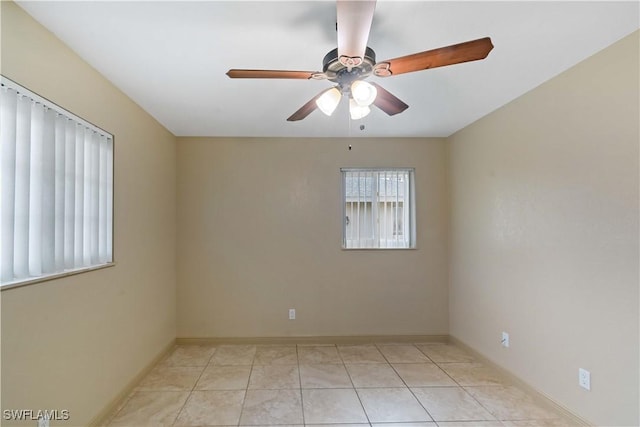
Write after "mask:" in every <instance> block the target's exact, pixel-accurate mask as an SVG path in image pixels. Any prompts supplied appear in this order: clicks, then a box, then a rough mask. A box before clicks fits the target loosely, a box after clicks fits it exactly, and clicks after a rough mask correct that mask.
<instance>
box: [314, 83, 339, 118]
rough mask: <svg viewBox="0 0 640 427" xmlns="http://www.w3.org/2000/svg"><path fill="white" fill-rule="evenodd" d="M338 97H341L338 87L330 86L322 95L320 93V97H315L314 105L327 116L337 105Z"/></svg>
mask: <svg viewBox="0 0 640 427" xmlns="http://www.w3.org/2000/svg"><path fill="white" fill-rule="evenodd" d="M340 98H342V94H341V93H340V91H339V90H338V88H335V87H332V88H331V89H328V90H326V91H324V92H323V93H322V95H320V98H318V99H316V105H317V106H318V108H319V109H320V111H322V112H323V113H324V114H326V115H327V116H330V115H332V114H333V112H334V111H335V110H336V108H337V107H338V104H339V103H340Z"/></svg>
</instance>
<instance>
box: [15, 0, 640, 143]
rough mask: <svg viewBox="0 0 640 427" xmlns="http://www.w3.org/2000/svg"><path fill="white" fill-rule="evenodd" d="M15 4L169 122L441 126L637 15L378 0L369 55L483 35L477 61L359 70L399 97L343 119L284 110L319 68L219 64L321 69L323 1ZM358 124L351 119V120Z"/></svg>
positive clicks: (551, 5) (248, 126)
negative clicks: (273, 76) (276, 73)
mask: <svg viewBox="0 0 640 427" xmlns="http://www.w3.org/2000/svg"><path fill="white" fill-rule="evenodd" d="M19 5H20V6H21V7H22V8H24V9H25V10H26V11H27V12H28V13H29V14H31V15H32V16H33V17H34V18H35V19H36V20H38V21H39V22H40V23H42V24H43V25H44V26H45V27H47V28H48V29H49V30H51V31H52V32H53V33H55V34H56V35H57V36H58V37H59V38H60V39H62V40H63V41H64V42H65V43H66V44H67V45H68V46H70V47H71V48H72V49H73V50H74V51H75V52H77V53H78V54H79V55H80V56H81V57H82V58H84V59H85V60H86V61H87V62H88V63H89V64H91V65H92V66H93V67H94V68H96V69H97V70H98V71H99V72H100V73H102V74H103V75H104V76H105V77H106V78H107V79H109V80H110V81H111V82H112V83H113V84H115V85H116V86H117V87H119V88H120V89H121V90H122V91H123V92H124V93H126V94H127V95H128V96H129V97H131V98H132V99H133V100H134V101H135V102H137V103H138V104H139V105H140V106H142V108H144V109H145V110H146V111H148V112H149V113H150V114H151V115H152V116H154V117H155V118H156V119H157V120H158V121H159V122H160V123H162V124H163V125H164V126H165V127H166V128H167V129H169V130H170V131H171V132H172V133H174V134H175V135H178V136H287V137H297V136H299V137H301V136H316V137H332V136H348V135H351V136H376V137H378V136H380V137H382V136H409V137H422V136H448V135H450V134H452V133H454V132H455V131H457V130H459V129H461V128H463V127H465V126H466V125H468V124H470V123H472V122H474V121H475V120H477V119H479V118H480V117H482V116H484V115H486V114H488V113H490V112H491V111H493V110H495V109H496V108H499V107H500V106H502V105H504V104H505V103H508V102H509V101H511V100H513V99H515V98H517V97H518V96H520V95H522V94H523V93H525V92H527V91H529V90H531V89H533V88H534V87H536V86H538V85H540V84H541V83H543V82H544V81H546V80H548V79H550V78H551V77H553V76H555V75H557V74H558V73H560V72H562V71H564V70H566V69H567V68H569V67H571V66H573V65H574V64H576V63H578V62H580V61H582V60H583V59H585V58H587V57H589V56H590V55H592V54H594V53H596V52H598V51H599V50H602V49H603V48H605V47H607V46H609V45H610V44H612V43H613V42H615V41H617V40H619V39H620V38H622V37H624V36H625V35H627V34H630V33H631V32H633V31H634V30H636V29H638V27H639V20H640V19H639V3H638V2H637V1H628V2H620V3H614V2H610V1H605V2H551V1H546V2H519V1H511V2H505V1H503V2H480V1H474V2H455V1H446V2H428V1H392V0H387V1H384V0H379V1H378V3H377V6H376V11H375V15H374V19H373V25H372V30H371V35H370V37H369V44H368V45H369V46H370V47H371V48H373V49H374V50H375V52H376V55H377V60H378V61H381V60H385V59H390V58H394V57H398V56H403V55H407V54H411V53H416V52H421V51H424V50H429V49H433V48H437V47H442V46H446V45H450V44H455V43H459V42H463V41H468V40H472V39H477V38H481V37H485V36H490V37H491V39H492V41H493V44H494V46H495V48H494V49H493V51H492V52H491V53H490V54H489V56H488V58H487V59H485V60H483V61H476V62H470V63H465V64H458V65H453V66H449V67H443V68H437V69H433V70H425V71H419V72H415V73H410V74H404V75H400V76H393V77H388V78H378V77H371V79H375V81H376V82H377V83H379V84H381V85H383V86H384V87H385V88H386V89H387V90H389V91H390V92H391V93H393V94H394V95H396V96H397V97H399V98H400V99H402V100H403V101H405V102H406V103H407V104H409V106H410V107H409V109H408V110H406V111H405V112H403V113H401V114H398V115H396V116H393V117H389V116H387V115H386V114H384V113H383V112H382V111H380V110H378V109H376V108H374V109H373V111H372V113H371V114H370V115H369V116H368V117H366V118H364V119H363V120H359V121H354V122H351V123H350V121H349V117H348V116H349V114H348V111H347V110H348V108H347V106H346V102H345V100H344V99H343V101H342V103H341V105H340V107H339V108H338V110H336V112H335V113H334V114H333V116H332V117H327V116H325V115H324V114H322V113H321V112H320V111H319V110H316V111H315V112H313V113H312V114H311V115H310V116H309V117H307V118H306V119H305V120H302V121H299V122H287V121H286V118H287V117H289V116H290V115H291V114H292V113H293V112H294V111H296V110H297V109H298V108H300V107H301V106H302V105H303V104H304V103H306V102H307V101H308V100H309V99H311V98H312V97H313V96H315V95H316V94H318V93H319V92H320V91H322V90H323V89H325V88H328V87H330V82H327V81H307V80H249V79H230V78H228V77H227V76H226V75H225V73H226V72H227V70H228V69H230V68H250V69H256V68H258V69H289V70H305V71H321V68H322V58H323V57H324V55H325V54H326V53H327V52H328V51H330V50H331V49H333V48H335V47H336V32H335V20H336V7H335V2H333V1H283V2H274V1H258V2H247V1H200V2H166V1H161V2H157V1H144V2H93V1H91V2H59V1H53V2H31V1H19ZM361 124H364V125H365V129H364V130H360V125H361Z"/></svg>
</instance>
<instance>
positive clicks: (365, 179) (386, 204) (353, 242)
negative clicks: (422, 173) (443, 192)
mask: <svg viewBox="0 0 640 427" xmlns="http://www.w3.org/2000/svg"><path fill="white" fill-rule="evenodd" d="M413 174H414V172H413V169H342V193H343V201H344V204H343V209H344V221H343V224H344V225H343V234H342V235H343V242H342V246H343V248H345V249H392V248H393V249H398V248H402V249H406V248H415V226H414V216H415V215H414V202H413V199H414V193H415V192H414V189H413Z"/></svg>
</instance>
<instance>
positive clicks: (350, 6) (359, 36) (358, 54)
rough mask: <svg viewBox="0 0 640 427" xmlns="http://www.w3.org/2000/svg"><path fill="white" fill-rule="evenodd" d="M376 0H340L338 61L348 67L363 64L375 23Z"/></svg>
mask: <svg viewBox="0 0 640 427" xmlns="http://www.w3.org/2000/svg"><path fill="white" fill-rule="evenodd" d="M375 8H376V2H375V0H359V1H358V0H338V3H337V26H338V28H337V30H338V60H339V61H340V62H341V63H342V65H344V66H346V67H349V68H351V67H357V66H358V65H360V64H361V63H362V60H363V58H364V52H365V49H366V48H367V41H368V40H369V31H370V30H371V22H372V21H373V11H374V10H375Z"/></svg>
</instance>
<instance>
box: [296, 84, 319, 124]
mask: <svg viewBox="0 0 640 427" xmlns="http://www.w3.org/2000/svg"><path fill="white" fill-rule="evenodd" d="M325 92H326V89H325V90H323V91H322V92H320V93H319V94H317V95H316V96H314V97H313V98H311V100H310V101H309V102H307V103H306V104H304V105H303V106H302V107H300V109H299V110H298V111H296V112H295V113H293V114H292V115H291V117H289V118H288V119H287V121H288V122H297V121H298V120H302V119H304V118H305V117H307V116H308V115H309V114H311V113H313V111H314V110H315V109H316V108H318V106H317V105H316V99H318V98H320V96H321V95H322V94H323V93H325Z"/></svg>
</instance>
